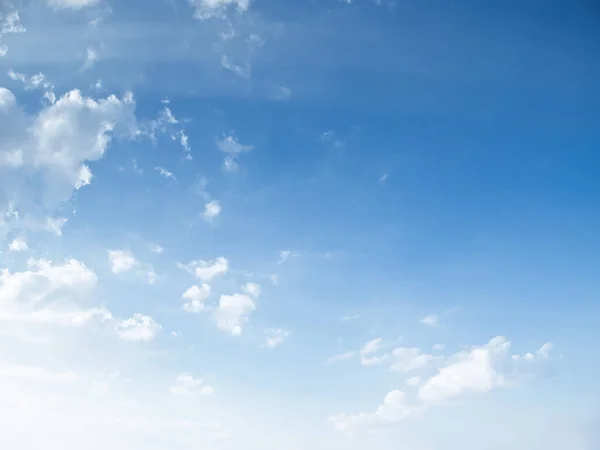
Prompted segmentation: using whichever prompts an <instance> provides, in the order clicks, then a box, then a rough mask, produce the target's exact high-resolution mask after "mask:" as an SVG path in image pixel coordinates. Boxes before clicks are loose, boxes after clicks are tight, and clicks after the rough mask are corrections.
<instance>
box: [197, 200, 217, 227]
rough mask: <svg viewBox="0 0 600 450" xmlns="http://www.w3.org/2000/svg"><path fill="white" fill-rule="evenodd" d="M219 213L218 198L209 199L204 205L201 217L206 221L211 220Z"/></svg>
mask: <svg viewBox="0 0 600 450" xmlns="http://www.w3.org/2000/svg"><path fill="white" fill-rule="evenodd" d="M219 214H221V203H219V201H218V200H211V201H210V202H207V203H206V204H205V205H204V212H203V213H202V218H203V219H204V220H206V221H207V222H212V221H213V220H214V219H215V218H217V217H218V216H219Z"/></svg>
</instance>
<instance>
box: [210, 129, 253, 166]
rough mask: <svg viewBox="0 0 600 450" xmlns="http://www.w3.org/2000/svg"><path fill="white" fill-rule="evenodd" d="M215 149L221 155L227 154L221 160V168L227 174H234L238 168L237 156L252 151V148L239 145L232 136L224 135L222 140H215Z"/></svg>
mask: <svg viewBox="0 0 600 450" xmlns="http://www.w3.org/2000/svg"><path fill="white" fill-rule="evenodd" d="M217 147H218V148H219V150H221V151H222V152H223V153H227V156H226V157H225V159H224V160H223V168H224V169H225V170H226V171H227V172H235V171H236V170H237V169H238V168H239V164H238V162H237V159H238V157H239V155H241V154H242V153H249V152H251V151H252V150H254V146H252V145H247V144H242V143H240V142H239V141H238V140H237V138H236V137H235V136H234V135H233V134H230V135H224V136H223V138H222V139H220V140H217Z"/></svg>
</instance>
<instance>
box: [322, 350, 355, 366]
mask: <svg viewBox="0 0 600 450" xmlns="http://www.w3.org/2000/svg"><path fill="white" fill-rule="evenodd" d="M355 356H356V352H355V351H353V350H350V351H347V352H344V353H340V354H339V355H334V356H330V357H329V358H328V359H327V364H334V363H337V362H341V361H346V360H348V359H352V358H354V357H355Z"/></svg>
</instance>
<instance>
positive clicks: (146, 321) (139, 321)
mask: <svg viewBox="0 0 600 450" xmlns="http://www.w3.org/2000/svg"><path fill="white" fill-rule="evenodd" d="M161 330H162V327H161V326H160V325H159V324H158V323H156V321H155V320H154V319H153V318H152V317H150V316H146V315H144V314H140V313H135V314H134V315H133V316H132V317H130V318H129V319H126V320H123V321H122V322H121V323H119V325H118V327H117V334H118V336H119V338H120V339H121V340H123V341H130V342H147V341H152V340H153V339H154V338H155V337H156V335H157V334H158V333H159V332H160V331H161Z"/></svg>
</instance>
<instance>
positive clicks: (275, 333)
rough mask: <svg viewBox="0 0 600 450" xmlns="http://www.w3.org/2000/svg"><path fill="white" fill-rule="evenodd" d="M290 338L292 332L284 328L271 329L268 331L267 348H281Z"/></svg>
mask: <svg viewBox="0 0 600 450" xmlns="http://www.w3.org/2000/svg"><path fill="white" fill-rule="evenodd" d="M289 336H290V332H289V331H287V330H284V329H283V328H271V329H269V330H267V331H266V341H265V347H266V348H275V347H279V346H280V345H281V344H282V343H283V341H285V340H286V339H287V338H288V337H289Z"/></svg>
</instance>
